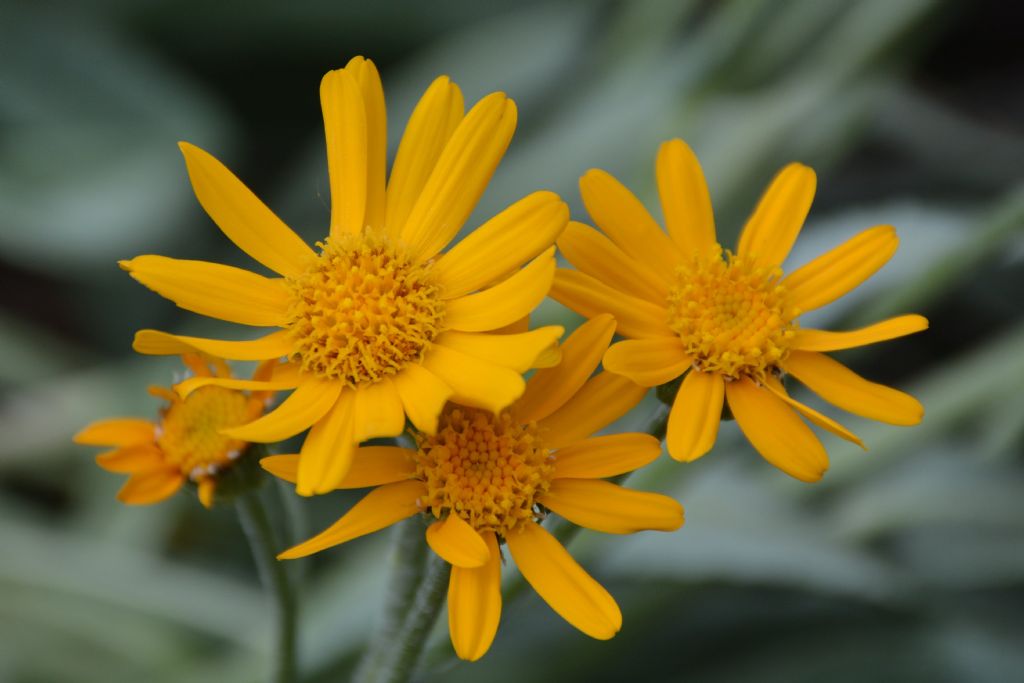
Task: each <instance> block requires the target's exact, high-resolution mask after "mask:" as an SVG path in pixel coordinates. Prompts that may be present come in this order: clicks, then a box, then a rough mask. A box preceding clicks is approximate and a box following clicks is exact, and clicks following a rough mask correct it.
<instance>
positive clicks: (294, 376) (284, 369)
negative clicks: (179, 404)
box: [174, 363, 308, 398]
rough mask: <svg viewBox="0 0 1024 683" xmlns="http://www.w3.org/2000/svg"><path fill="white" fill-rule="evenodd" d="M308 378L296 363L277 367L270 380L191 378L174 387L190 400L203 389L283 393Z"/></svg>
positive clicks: (181, 395)
mask: <svg viewBox="0 0 1024 683" xmlns="http://www.w3.org/2000/svg"><path fill="white" fill-rule="evenodd" d="M307 379H308V376H307V375H303V374H301V372H300V370H299V367H298V366H297V365H295V364H294V363H285V364H280V365H275V366H274V369H273V373H272V374H271V376H270V377H269V378H268V379H232V378H230V377H190V378H188V379H186V380H184V381H181V382H178V383H177V384H175V385H174V390H175V391H176V392H177V393H178V396H180V397H181V398H188V395H189V394H191V393H192V392H193V391H195V390H196V389H201V388H202V387H209V386H214V387H224V388H225V389H240V390H243V391H244V390H248V391H283V390H285V389H294V388H295V387H297V386H299V385H300V384H302V383H303V382H305V381H307Z"/></svg>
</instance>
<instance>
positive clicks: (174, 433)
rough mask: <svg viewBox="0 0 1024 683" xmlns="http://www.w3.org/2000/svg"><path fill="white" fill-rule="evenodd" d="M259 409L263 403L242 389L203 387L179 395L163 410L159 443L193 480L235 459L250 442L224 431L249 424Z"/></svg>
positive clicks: (214, 471)
mask: <svg viewBox="0 0 1024 683" xmlns="http://www.w3.org/2000/svg"><path fill="white" fill-rule="evenodd" d="M171 396H173V394H171ZM259 412H260V409H259V406H258V405H257V404H254V402H253V400H252V399H250V397H249V396H247V395H246V394H244V393H242V392H240V391H235V390H232V389H225V388H223V387H216V386H206V387H201V388H199V389H196V390H195V391H193V392H192V393H191V394H189V395H188V398H185V399H180V398H176V397H175V400H173V401H172V402H171V404H170V405H169V406H168V407H167V408H165V409H164V410H163V411H162V416H161V418H162V419H161V420H160V424H159V430H158V434H159V436H158V437H157V445H158V446H159V447H160V450H161V451H163V453H164V458H165V459H166V461H167V462H168V464H171V465H176V466H177V467H178V468H179V469H180V470H181V472H182V473H183V474H186V475H188V476H190V477H191V478H192V479H195V480H198V479H202V478H203V477H205V476H208V475H210V474H214V473H216V471H217V470H218V469H219V468H221V467H224V466H226V465H227V464H228V463H230V462H231V461H232V460H234V459H235V458H236V457H237V454H238V453H239V452H240V449H241V448H244V447H245V445H246V444H245V443H244V442H242V441H238V440H237V439H231V438H229V437H227V436H224V435H223V434H221V433H220V431H221V430H222V429H227V428H229V427H237V426H238V425H241V424H245V423H246V422H249V421H250V420H252V419H253V418H254V417H257V416H258V415H259Z"/></svg>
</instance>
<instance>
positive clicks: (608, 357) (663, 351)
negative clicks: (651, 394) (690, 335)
mask: <svg viewBox="0 0 1024 683" xmlns="http://www.w3.org/2000/svg"><path fill="white" fill-rule="evenodd" d="M602 362H603V363H604V369H605V370H607V371H608V372H614V373H615V374H617V375H623V376H625V377H628V378H630V379H631V380H633V381H634V382H636V383H637V384H639V385H640V386H642V387H656V386H658V385H659V384H664V383H665V382H670V381H672V380H674V379H675V378H676V377H679V376H680V375H682V374H683V373H684V372H686V370H687V369H688V368H689V367H690V366H691V365H693V359H692V358H690V357H689V356H687V355H686V351H684V350H683V342H682V341H680V340H679V337H653V338H650V339H627V340H625V341H620V342H618V343H617V344H612V346H611V348H609V349H608V351H606V352H605V354H604V360H603V361H602Z"/></svg>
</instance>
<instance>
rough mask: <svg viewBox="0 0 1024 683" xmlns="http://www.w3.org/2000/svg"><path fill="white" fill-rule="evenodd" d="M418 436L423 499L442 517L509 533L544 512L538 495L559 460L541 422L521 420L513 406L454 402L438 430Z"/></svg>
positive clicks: (419, 471)
mask: <svg viewBox="0 0 1024 683" xmlns="http://www.w3.org/2000/svg"><path fill="white" fill-rule="evenodd" d="M416 440H417V443H418V445H419V450H418V451H417V453H416V473H417V478H419V479H420V480H422V481H423V482H425V483H426V485H427V495H426V496H425V497H424V498H423V504H424V507H425V508H429V509H430V511H431V512H432V513H433V514H434V516H435V517H437V518H438V519H442V518H444V516H445V515H447V514H453V515H459V516H460V517H462V519H464V520H465V521H466V522H468V523H469V525H470V526H472V527H473V528H474V529H476V530H477V531H495V532H497V533H498V534H500V535H502V536H505V535H507V534H508V533H509V532H510V531H512V530H514V529H516V527H518V526H519V525H521V524H524V523H526V522H530V521H533V520H536V519H537V518H538V517H539V514H538V511H537V509H536V507H535V501H536V499H537V497H538V496H540V495H542V494H543V493H544V492H546V491H547V490H548V487H549V486H550V485H551V475H552V473H553V471H554V464H553V462H552V459H551V457H550V456H549V454H548V451H547V449H546V448H544V445H543V444H542V443H541V441H540V439H538V438H537V427H536V425H535V424H533V423H531V424H525V425H523V424H519V423H518V422H517V421H516V420H515V419H514V418H513V416H512V415H511V414H510V413H509V411H507V410H505V411H502V412H501V413H500V414H499V415H497V416H495V415H492V414H491V413H489V412H487V411H484V410H477V409H475V408H464V407H461V406H454V405H453V404H450V403H449V404H448V405H447V406H446V407H445V410H444V412H442V413H441V419H440V422H439V423H438V429H437V435H436V436H428V435H425V434H418V435H417V437H416Z"/></svg>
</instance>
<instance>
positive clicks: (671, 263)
mask: <svg viewBox="0 0 1024 683" xmlns="http://www.w3.org/2000/svg"><path fill="white" fill-rule="evenodd" d="M580 194H581V195H582V197H583V204H584V205H585V206H586V207H587V211H588V212H589V213H590V217H591V218H593V219H594V223H596V224H597V227H599V228H601V230H602V231H603V232H604V234H606V235H608V237H610V238H611V239H612V242H615V244H616V245H618V247H619V249H622V251H624V252H626V253H627V254H629V255H630V256H632V257H633V258H635V259H636V260H637V261H639V262H640V263H642V264H644V265H645V266H647V267H648V268H650V269H651V270H653V271H654V272H655V273H657V274H658V277H659V278H661V279H662V280H664V281H666V282H672V281H674V279H675V272H676V267H678V266H679V264H680V263H681V262H682V260H683V255H682V254H681V253H680V252H679V249H677V248H676V245H675V244H674V243H673V242H672V240H671V239H669V237H668V235H666V234H665V232H664V231H663V230H662V229H661V227H659V226H658V224H657V223H656V222H655V220H654V219H653V218H651V214H650V213H649V212H648V211H647V209H646V208H644V205H643V204H641V203H640V200H639V199H637V198H636V196H635V195H634V194H633V193H632V192H630V191H629V190H628V189H627V188H626V186H625V185H623V184H622V183H620V182H619V181H618V180H616V179H615V178H614V177H612V176H611V175H609V174H608V173H606V172H604V171H601V170H599V169H596V168H595V169H591V170H589V171H587V172H586V173H585V174H584V175H583V177H582V178H580Z"/></svg>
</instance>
